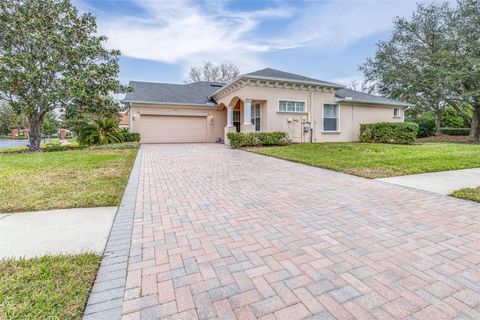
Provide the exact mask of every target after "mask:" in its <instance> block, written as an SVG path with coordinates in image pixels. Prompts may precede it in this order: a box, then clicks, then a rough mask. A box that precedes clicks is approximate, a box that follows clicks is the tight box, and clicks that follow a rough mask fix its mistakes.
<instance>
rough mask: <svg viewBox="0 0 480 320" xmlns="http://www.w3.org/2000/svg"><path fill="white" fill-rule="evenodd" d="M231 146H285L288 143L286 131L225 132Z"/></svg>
mask: <svg viewBox="0 0 480 320" xmlns="http://www.w3.org/2000/svg"><path fill="white" fill-rule="evenodd" d="M227 137H228V140H229V141H230V145H231V146H232V147H233V148H241V147H254V146H285V145H287V144H289V143H290V139H289V138H288V134H287V133H286V132H281V131H274V132H248V133H243V132H229V133H228V134H227Z"/></svg>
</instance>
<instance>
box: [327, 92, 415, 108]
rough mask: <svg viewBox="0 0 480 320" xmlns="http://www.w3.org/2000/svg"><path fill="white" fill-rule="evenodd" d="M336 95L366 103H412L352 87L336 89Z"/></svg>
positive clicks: (345, 99)
mask: <svg viewBox="0 0 480 320" xmlns="http://www.w3.org/2000/svg"><path fill="white" fill-rule="evenodd" d="M335 97H337V98H338V99H340V100H343V101H354V102H364V103H378V104H386V105H394V106H409V105H410V104H409V103H407V102H404V101H398V100H393V99H389V98H385V97H380V96H376V95H373V94H369V93H364V92H359V91H354V90H350V89H344V88H342V89H338V90H337V91H335Z"/></svg>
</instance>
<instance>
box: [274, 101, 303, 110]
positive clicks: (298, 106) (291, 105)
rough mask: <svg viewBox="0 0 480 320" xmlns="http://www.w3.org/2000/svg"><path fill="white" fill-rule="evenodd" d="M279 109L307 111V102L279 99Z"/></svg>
mask: <svg viewBox="0 0 480 320" xmlns="http://www.w3.org/2000/svg"><path fill="white" fill-rule="evenodd" d="M278 111H280V112H305V102H303V101H285V100H279V101H278Z"/></svg>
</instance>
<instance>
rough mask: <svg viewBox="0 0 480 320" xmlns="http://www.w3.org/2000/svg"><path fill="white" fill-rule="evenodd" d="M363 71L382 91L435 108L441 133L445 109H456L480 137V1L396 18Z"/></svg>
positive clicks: (429, 7)
mask: <svg viewBox="0 0 480 320" xmlns="http://www.w3.org/2000/svg"><path fill="white" fill-rule="evenodd" d="M360 70H362V71H363V72H364V75H365V78H366V80H367V81H370V82H373V83H375V89H376V90H378V91H379V92H380V93H383V94H384V95H387V96H390V97H392V98H401V99H405V100H408V101H410V102H413V103H414V104H415V108H416V109H417V110H416V111H417V112H418V111H420V112H422V111H430V112H433V113H434V114H435V116H436V128H437V133H439V132H440V118H441V115H442V113H443V112H444V110H445V108H446V107H452V108H454V109H455V110H456V111H457V113H459V114H460V115H461V116H462V117H463V118H464V119H465V120H466V122H467V123H469V124H470V136H469V139H470V140H471V141H479V136H480V0H459V1H458V3H457V5H456V6H450V5H449V4H448V3H443V4H441V3H440V4H439V3H432V4H428V5H426V4H420V5H418V7H417V10H416V11H415V12H414V14H413V15H412V17H411V18H410V19H404V18H397V19H396V21H395V23H394V31H393V34H392V37H391V38H390V39H389V40H387V41H383V42H380V43H379V45H378V49H377V52H376V54H375V57H373V58H370V59H367V61H366V62H365V63H364V64H363V65H361V66H360ZM472 108H473V115H472V112H471V109H472Z"/></svg>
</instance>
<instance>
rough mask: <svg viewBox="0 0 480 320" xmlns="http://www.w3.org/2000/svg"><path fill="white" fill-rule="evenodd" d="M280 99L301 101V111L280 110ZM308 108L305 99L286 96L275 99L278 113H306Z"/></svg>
mask: <svg viewBox="0 0 480 320" xmlns="http://www.w3.org/2000/svg"><path fill="white" fill-rule="evenodd" d="M280 101H287V102H303V111H282V110H280ZM307 110H308V106H307V101H306V100H294V99H288V98H285V99H283V98H282V99H277V112H280V113H299V114H301V113H308V112H307Z"/></svg>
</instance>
